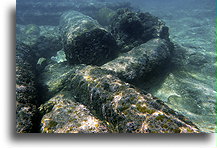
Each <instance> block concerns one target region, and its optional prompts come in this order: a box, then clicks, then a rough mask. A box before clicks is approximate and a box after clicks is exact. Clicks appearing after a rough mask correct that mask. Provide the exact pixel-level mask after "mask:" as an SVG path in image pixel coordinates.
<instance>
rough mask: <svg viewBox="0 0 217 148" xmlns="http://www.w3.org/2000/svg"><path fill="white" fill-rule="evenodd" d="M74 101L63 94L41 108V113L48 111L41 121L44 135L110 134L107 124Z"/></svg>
mask: <svg viewBox="0 0 217 148" xmlns="http://www.w3.org/2000/svg"><path fill="white" fill-rule="evenodd" d="M68 97H69V98H68ZM72 100H73V98H72V97H71V96H70V95H68V96H67V94H66V93H64V92H61V93H59V94H57V95H56V96H54V97H53V98H51V99H50V100H49V101H48V102H46V103H45V104H43V105H42V106H41V107H40V109H41V112H42V111H46V114H45V115H44V116H43V118H42V120H41V124H42V127H41V132H42V133H108V129H107V127H106V123H103V122H102V121H100V120H99V119H97V118H96V117H94V116H93V115H92V114H91V113H90V111H89V109H88V108H86V107H85V106H84V105H82V104H80V103H77V102H75V101H72Z"/></svg>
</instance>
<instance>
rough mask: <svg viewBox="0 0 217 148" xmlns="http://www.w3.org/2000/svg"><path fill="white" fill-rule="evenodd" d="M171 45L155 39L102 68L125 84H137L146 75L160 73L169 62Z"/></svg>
mask: <svg viewBox="0 0 217 148" xmlns="http://www.w3.org/2000/svg"><path fill="white" fill-rule="evenodd" d="M172 50H173V44H172V43H171V42H169V41H166V40H163V39H160V38H157V39H152V40H150V41H148V42H147V43H144V44H142V45H140V46H138V47H135V48H133V49H132V50H131V51H129V52H127V53H124V54H123V55H121V56H119V57H118V58H116V59H114V60H112V61H110V62H108V63H106V64H104V65H103V66H102V68H104V69H107V70H111V71H114V72H115V73H116V74H117V75H118V77H119V78H122V79H124V80H126V81H127V82H134V83H135V82H136V81H137V82H138V81H139V80H142V79H144V78H145V77H146V76H147V74H151V75H152V73H153V72H154V71H155V72H157V71H160V70H161V69H162V68H163V67H165V65H166V66H168V65H169V62H170V57H171V52H172Z"/></svg>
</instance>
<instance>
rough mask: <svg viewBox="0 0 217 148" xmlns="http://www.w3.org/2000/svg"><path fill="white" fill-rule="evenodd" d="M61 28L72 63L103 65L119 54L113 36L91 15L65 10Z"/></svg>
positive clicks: (68, 57) (67, 54)
mask: <svg viewBox="0 0 217 148" xmlns="http://www.w3.org/2000/svg"><path fill="white" fill-rule="evenodd" d="M60 28H61V30H62V35H63V40H64V50H65V53H66V59H67V61H68V63H70V64H92V65H102V64H104V63H105V62H107V61H108V60H111V59H113V58H114V57H115V56H116V54H117V45H116V41H115V39H114V38H113V36H112V35H111V34H110V33H109V32H108V31H107V30H105V29H104V28H102V27H101V26H100V25H99V23H98V22H97V21H96V20H94V19H92V18H91V17H89V16H86V15H84V14H82V13H80V12H76V11H69V12H65V13H63V14H62V16H61V19H60Z"/></svg>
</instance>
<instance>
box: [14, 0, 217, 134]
mask: <svg viewBox="0 0 217 148" xmlns="http://www.w3.org/2000/svg"><path fill="white" fill-rule="evenodd" d="M142 4H143V3H140V5H138V4H135V3H134V4H130V3H126V2H122V3H120V2H117V3H116V2H105V1H97V0H86V1H76V0H65V1H62V2H59V1H50V2H49V1H28V2H27V1H26V2H25V3H24V2H23V1H21V0H20V1H19V0H18V1H17V13H16V15H17V16H16V17H17V18H16V19H17V24H16V107H17V109H16V130H17V133H32V132H39V133H199V132H206V133H212V132H215V127H216V100H215V98H216V89H215V84H216V78H215V77H216V71H215V70H216V53H215V46H216V37H215V36H216V28H215V23H216V19H215V6H213V5H211V4H209V3H208V4H206V3H202V4H200V5H196V6H195V7H189V6H185V7H184V6H183V7H181V6H180V7H179V9H177V7H174V5H167V6H166V5H165V6H166V7H165V6H164V7H161V6H157V5H154V4H150V5H148V3H147V2H146V3H144V6H143V5H142ZM146 12H149V13H146Z"/></svg>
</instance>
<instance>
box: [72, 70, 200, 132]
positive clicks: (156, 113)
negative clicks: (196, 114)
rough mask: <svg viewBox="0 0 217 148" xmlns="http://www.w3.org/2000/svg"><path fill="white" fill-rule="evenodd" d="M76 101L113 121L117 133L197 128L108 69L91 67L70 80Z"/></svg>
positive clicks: (186, 130) (182, 130)
mask: <svg viewBox="0 0 217 148" xmlns="http://www.w3.org/2000/svg"><path fill="white" fill-rule="evenodd" d="M70 83H71V84H70V86H71V92H72V93H73V94H75V96H76V100H77V101H78V102H80V103H83V104H84V105H87V107H88V108H90V109H92V110H94V111H95V112H96V114H97V115H98V116H99V117H100V118H102V119H104V120H107V121H108V122H109V123H110V124H112V125H113V126H114V127H115V128H116V130H117V132H120V133H122V132H124V133H125V132H130V133H135V132H137V133H188V132H189V133H191V132H199V130H198V129H197V127H196V126H195V125H194V124H193V123H191V122H190V121H189V120H188V119H186V118H185V117H184V116H182V115H180V114H178V113H177V112H175V111H173V110H172V109H170V108H169V107H168V106H167V105H165V104H164V103H163V102H162V101H160V100H159V99H157V98H154V97H152V96H151V95H150V94H146V95H145V94H143V93H142V92H141V91H140V90H138V89H136V88H134V87H133V86H132V85H130V84H128V83H125V82H123V81H121V80H120V79H119V78H117V77H116V76H114V75H111V73H110V72H109V71H107V70H102V69H100V68H98V67H91V66H87V67H86V68H84V69H82V70H80V71H79V72H77V74H76V75H74V76H73V77H72V79H71V82H70Z"/></svg>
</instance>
